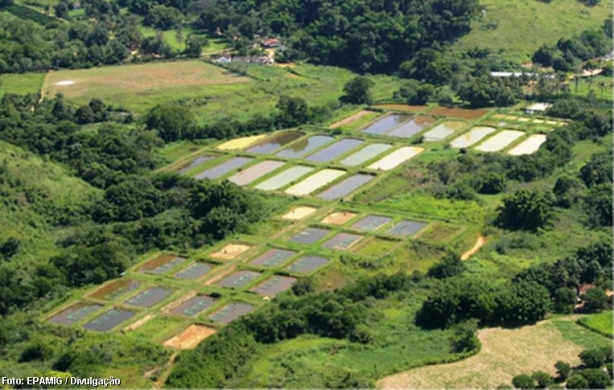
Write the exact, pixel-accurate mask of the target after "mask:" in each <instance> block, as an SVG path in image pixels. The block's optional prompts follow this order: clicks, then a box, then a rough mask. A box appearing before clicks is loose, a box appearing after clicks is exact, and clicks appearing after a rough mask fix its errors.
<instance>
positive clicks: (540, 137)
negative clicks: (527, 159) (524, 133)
mask: <svg viewBox="0 0 614 390" xmlns="http://www.w3.org/2000/svg"><path fill="white" fill-rule="evenodd" d="M544 142H546V136H545V135H544V134H533V135H532V136H530V137H529V138H527V139H525V140H524V141H522V142H521V143H519V144H518V145H516V146H514V147H513V148H511V149H510V150H509V151H508V152H507V154H509V155H512V156H522V155H524V154H533V153H535V152H537V151H538V150H539V147H540V146H542V144H543V143H544Z"/></svg>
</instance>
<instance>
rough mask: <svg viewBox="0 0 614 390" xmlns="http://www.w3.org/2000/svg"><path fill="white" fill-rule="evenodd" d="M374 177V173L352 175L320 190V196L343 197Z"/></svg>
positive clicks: (326, 198) (329, 197) (323, 197)
mask: <svg viewBox="0 0 614 390" xmlns="http://www.w3.org/2000/svg"><path fill="white" fill-rule="evenodd" d="M374 178H375V176H373V175H365V174H357V175H354V176H350V177H348V178H347V179H344V180H343V181H341V182H339V183H337V184H335V185H334V186H332V187H330V188H328V189H326V190H324V191H322V192H320V194H319V195H318V198H320V199H325V200H335V199H341V198H343V197H344V196H346V195H347V194H349V193H351V192H352V191H354V190H355V189H357V188H359V187H361V186H363V185H365V184H367V183H368V182H370V181H371V180H373V179H374Z"/></svg>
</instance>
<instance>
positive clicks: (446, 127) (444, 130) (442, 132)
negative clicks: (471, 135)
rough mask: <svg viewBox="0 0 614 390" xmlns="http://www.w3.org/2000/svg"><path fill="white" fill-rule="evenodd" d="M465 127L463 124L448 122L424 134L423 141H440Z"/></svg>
mask: <svg viewBox="0 0 614 390" xmlns="http://www.w3.org/2000/svg"><path fill="white" fill-rule="evenodd" d="M465 126H467V124H466V123H465V122H455V121H448V122H443V123H441V124H439V125H437V126H436V127H435V128H434V129H432V130H429V131H427V132H426V133H424V141H426V142H433V141H441V140H442V139H444V138H447V137H449V136H451V135H452V134H454V133H455V132H457V131H458V130H460V129H462V128H464V127H465Z"/></svg>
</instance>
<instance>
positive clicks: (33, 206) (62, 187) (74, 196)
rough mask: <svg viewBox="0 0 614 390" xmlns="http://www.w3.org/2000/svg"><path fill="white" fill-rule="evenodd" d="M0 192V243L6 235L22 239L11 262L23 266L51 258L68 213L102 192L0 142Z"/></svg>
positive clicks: (59, 169) (49, 164) (37, 158)
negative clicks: (42, 258)
mask: <svg viewBox="0 0 614 390" xmlns="http://www.w3.org/2000/svg"><path fill="white" fill-rule="evenodd" d="M0 191H1V192H0V202H1V203H2V206H1V207H2V212H1V213H0V226H2V231H3V234H2V237H1V238H0V244H2V243H3V242H4V241H5V240H7V239H8V238H10V237H13V238H16V239H18V240H19V241H21V244H20V249H19V250H18V252H17V254H16V255H15V260H16V261H15V263H19V264H22V265H25V264H26V263H28V262H30V261H35V260H36V259H37V258H38V259H40V258H41V257H45V256H41V255H43V254H45V255H50V254H51V255H52V254H55V251H56V249H55V247H54V244H53V241H54V239H55V238H57V237H58V235H60V234H61V231H62V227H61V226H62V225H64V221H65V219H66V218H69V217H70V214H71V210H75V209H77V208H79V207H80V206H81V205H82V204H83V203H84V202H85V201H86V200H87V199H88V198H89V197H92V196H96V194H97V193H98V192H100V191H99V190H97V189H95V188H94V187H92V186H90V185H89V184H87V183H86V182H84V181H83V180H81V179H79V178H76V177H72V176H69V174H68V172H67V169H66V168H65V167H62V166H60V165H58V164H55V163H53V162H50V161H46V160H45V159H43V158H41V157H39V156H36V155H35V154H33V153H30V152H27V151H25V150H23V149H21V148H19V147H17V146H14V145H11V144H9V143H7V142H4V141H0ZM7 260H8V259H7ZM20 260H24V261H20Z"/></svg>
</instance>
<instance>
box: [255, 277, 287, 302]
mask: <svg viewBox="0 0 614 390" xmlns="http://www.w3.org/2000/svg"><path fill="white" fill-rule="evenodd" d="M295 282H296V278H291V277H289V276H273V277H272V278H270V279H268V280H266V281H265V282H263V283H261V284H259V285H258V286H256V287H254V288H252V291H253V292H255V293H258V294H260V295H262V296H265V297H271V298H273V297H274V296H276V295H277V294H279V293H281V292H284V291H286V290H287V289H289V288H290V287H292V285H293V284H294V283H295Z"/></svg>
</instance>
